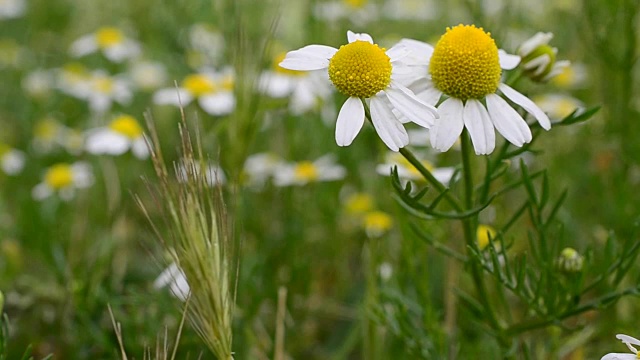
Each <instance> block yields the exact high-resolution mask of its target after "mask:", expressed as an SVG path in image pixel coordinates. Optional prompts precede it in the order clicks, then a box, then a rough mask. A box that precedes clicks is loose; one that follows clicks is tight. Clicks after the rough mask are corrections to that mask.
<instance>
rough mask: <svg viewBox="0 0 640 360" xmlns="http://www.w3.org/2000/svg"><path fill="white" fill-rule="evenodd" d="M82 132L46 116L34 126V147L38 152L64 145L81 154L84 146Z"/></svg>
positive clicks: (69, 150) (67, 148)
mask: <svg viewBox="0 0 640 360" xmlns="http://www.w3.org/2000/svg"><path fill="white" fill-rule="evenodd" d="M83 142H84V138H83V137H82V134H81V133H80V132H79V131H77V130H75V129H71V128H68V127H66V126H64V125H62V124H61V123H59V122H58V121H56V120H55V119H54V118H52V117H45V118H44V119H42V120H39V121H38V122H36V124H35V126H34V127H33V147H34V149H35V150H36V151H37V152H40V153H49V152H51V151H53V150H54V149H55V148H56V147H63V148H65V149H66V150H67V151H68V152H69V153H72V154H76V155H77V154H79V153H80V152H81V151H82V148H83Z"/></svg>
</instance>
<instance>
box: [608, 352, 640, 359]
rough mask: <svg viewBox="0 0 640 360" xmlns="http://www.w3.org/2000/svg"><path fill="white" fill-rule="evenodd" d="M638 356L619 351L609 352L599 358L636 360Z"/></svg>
mask: <svg viewBox="0 0 640 360" xmlns="http://www.w3.org/2000/svg"><path fill="white" fill-rule="evenodd" d="M637 359H638V358H637V357H636V355H634V354H620V353H609V354H607V355H605V356H603V357H602V358H600V360H637Z"/></svg>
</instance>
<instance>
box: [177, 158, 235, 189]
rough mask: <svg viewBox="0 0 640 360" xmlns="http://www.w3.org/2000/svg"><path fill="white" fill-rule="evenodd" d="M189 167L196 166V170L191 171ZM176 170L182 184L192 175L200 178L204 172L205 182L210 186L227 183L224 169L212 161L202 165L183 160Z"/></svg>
mask: <svg viewBox="0 0 640 360" xmlns="http://www.w3.org/2000/svg"><path fill="white" fill-rule="evenodd" d="M188 166H194V168H191V169H189V168H188ZM175 169H176V176H177V178H178V181H180V182H187V180H188V179H189V177H190V176H191V175H195V176H197V177H199V176H200V175H201V174H202V172H204V176H205V181H206V184H207V185H208V186H215V185H217V184H224V183H226V182H227V177H226V176H225V175H224V171H223V170H222V168H221V167H220V166H219V165H218V164H215V163H213V162H211V161H208V162H206V163H204V164H201V163H199V162H194V161H186V160H184V159H183V160H180V161H179V162H178V163H177V164H176V168H175Z"/></svg>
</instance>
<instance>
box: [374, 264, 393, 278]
mask: <svg viewBox="0 0 640 360" xmlns="http://www.w3.org/2000/svg"><path fill="white" fill-rule="evenodd" d="M378 274H380V278H381V279H382V280H383V281H388V280H389V279H391V276H392V275H393V266H392V265H391V264H389V263H388V262H386V261H385V262H383V263H381V264H380V266H379V267H378Z"/></svg>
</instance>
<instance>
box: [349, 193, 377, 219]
mask: <svg viewBox="0 0 640 360" xmlns="http://www.w3.org/2000/svg"><path fill="white" fill-rule="evenodd" d="M345 207H346V209H347V212H348V213H350V214H354V215H360V214H364V213H366V212H367V211H370V210H371V209H373V199H372V198H371V196H370V195H369V194H354V195H351V196H349V198H348V199H347V202H346V204H345Z"/></svg>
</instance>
